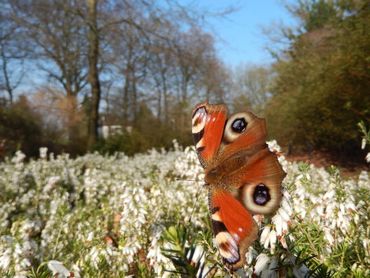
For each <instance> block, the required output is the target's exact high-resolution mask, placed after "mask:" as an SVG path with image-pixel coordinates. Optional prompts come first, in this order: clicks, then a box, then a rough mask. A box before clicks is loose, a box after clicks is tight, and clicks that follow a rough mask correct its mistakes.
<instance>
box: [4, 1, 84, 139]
mask: <svg viewBox="0 0 370 278" xmlns="http://www.w3.org/2000/svg"><path fill="white" fill-rule="evenodd" d="M76 5H77V2H76V1H73V0H68V1H62V0H42V1H41V0H40V1H35V2H30V1H25V0H14V1H9V6H10V7H11V16H12V19H13V21H14V22H15V23H16V24H17V25H18V26H20V27H22V28H24V29H25V30H26V34H27V37H25V38H24V39H25V40H27V42H28V44H29V47H28V51H29V53H30V55H31V56H30V57H31V59H33V60H34V61H37V63H38V67H39V68H40V69H41V70H42V71H44V72H46V73H47V76H48V78H49V80H50V81H54V82H55V83H56V84H57V85H59V86H61V87H62V88H63V89H64V92H65V95H66V97H67V98H68V101H69V102H70V104H71V106H72V107H73V109H72V111H71V115H70V119H71V120H70V123H69V139H70V140H71V141H73V140H74V138H75V137H76V134H77V132H76V130H77V126H76V123H75V122H74V121H73V118H74V116H73V113H75V112H77V107H78V99H77V96H78V94H79V93H80V92H81V91H82V90H83V89H84V87H85V86H86V84H87V79H86V77H87V63H86V52H87V50H86V40H85V33H86V28H85V26H84V24H83V22H82V20H81V18H80V17H79V16H78V15H76V12H75V11H76Z"/></svg>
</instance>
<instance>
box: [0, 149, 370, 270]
mask: <svg viewBox="0 0 370 278" xmlns="http://www.w3.org/2000/svg"><path fill="white" fill-rule="evenodd" d="M269 144H270V148H272V149H276V150H278V148H279V147H278V146H277V144H276V143H275V142H270V143H269ZM279 160H280V162H281V164H282V165H283V167H284V170H285V171H286V172H287V177H286V178H285V179H284V181H283V186H284V192H283V194H284V198H283V201H282V203H281V207H280V209H279V210H278V211H277V213H276V215H274V216H272V217H271V218H263V217H262V216H258V215H256V216H254V217H255V219H256V220H257V222H258V223H259V225H260V237H259V240H258V241H256V242H255V243H254V245H253V247H251V248H250V249H249V252H248V253H247V262H248V265H246V266H245V268H244V269H242V270H239V271H238V272H237V273H236V274H233V275H238V276H241V277H245V276H246V277H250V276H252V275H254V277H309V276H311V277H369V276H370V241H369V238H370V225H369V224H370V219H369V212H370V206H369V205H370V198H369V196H370V194H369V193H370V177H369V173H368V172H364V171H363V172H361V173H360V174H359V176H358V177H353V178H350V179H344V178H342V177H341V176H340V173H339V170H338V169H336V168H335V167H331V168H329V169H323V168H315V167H314V166H313V165H309V164H305V163H295V162H294V163H292V162H288V161H287V160H285V158H284V157H283V156H280V157H279ZM202 173H203V169H202V168H201V167H200V165H199V163H198V159H197V156H196V154H195V151H194V149H193V148H186V149H182V148H181V147H179V146H178V145H177V144H176V143H175V144H174V149H173V150H172V151H168V152H167V151H164V150H163V151H155V150H153V151H150V152H148V153H146V154H138V155H135V156H134V157H128V156H125V155H124V154H116V155H115V156H102V155H99V154H88V155H85V156H81V157H78V158H76V159H71V158H70V157H69V156H68V155H61V156H57V157H54V155H53V154H47V150H46V149H42V150H40V158H39V159H37V160H31V161H29V162H25V157H24V155H23V154H22V153H17V154H16V155H15V156H14V157H13V158H10V159H8V160H6V161H5V162H3V163H0V192H1V195H0V277H14V276H16V277H52V275H55V274H58V276H57V277H125V276H130V275H131V276H132V277H162V276H165V277H166V276H168V277H172V276H174V277H177V276H195V275H197V276H198V277H205V276H206V277H225V276H228V275H229V276H231V274H229V273H228V271H227V269H226V268H224V267H223V265H222V262H221V259H220V256H219V254H218V252H217V250H216V248H215V246H214V245H213V243H212V232H211V228H210V223H209V212H208V200H207V191H206V189H205V188H204V187H203V186H202V178H203V176H202V175H203V174H202ZM58 262H60V263H58Z"/></svg>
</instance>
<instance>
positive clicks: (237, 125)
mask: <svg viewBox="0 0 370 278" xmlns="http://www.w3.org/2000/svg"><path fill="white" fill-rule="evenodd" d="M231 128H232V130H233V131H234V132H237V133H242V132H243V131H244V130H245V129H246V128H247V122H246V121H245V119H244V118H241V119H236V120H235V121H233V123H232V124H231Z"/></svg>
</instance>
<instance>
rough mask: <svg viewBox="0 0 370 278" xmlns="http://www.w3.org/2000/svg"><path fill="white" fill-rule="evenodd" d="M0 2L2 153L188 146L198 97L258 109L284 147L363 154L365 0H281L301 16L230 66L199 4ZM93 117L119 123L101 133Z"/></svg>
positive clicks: (369, 15) (367, 101)
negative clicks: (256, 60)
mask: <svg viewBox="0 0 370 278" xmlns="http://www.w3.org/2000/svg"><path fill="white" fill-rule="evenodd" d="M0 5H1V7H0V24H1V32H0V65H1V70H0V98H1V99H0V100H2V102H1V103H0V105H1V107H0V156H4V155H8V154H12V153H13V152H14V151H15V150H17V149H22V150H23V151H25V152H26V153H27V154H30V155H37V152H38V148H39V147H40V146H47V147H48V148H49V149H50V150H51V151H53V152H56V153H59V152H63V151H65V152H69V153H72V154H82V153H85V152H86V151H93V150H99V151H102V152H109V153H113V152H114V151H117V150H118V151H125V152H126V153H128V154H133V153H135V152H139V151H144V150H146V149H148V148H151V147H170V146H171V144H172V140H173V139H174V138H176V139H177V140H178V141H179V142H180V143H181V144H183V145H188V144H191V138H190V131H189V130H190V113H191V110H192V107H193V105H194V104H195V103H197V102H199V101H203V100H209V101H210V102H213V103H215V102H226V103H227V104H228V105H229V108H230V110H231V112H234V111H242V110H245V109H251V110H252V111H254V112H256V113H257V114H258V115H261V116H265V117H266V118H267V121H268V128H269V132H270V135H271V137H272V138H276V139H278V141H279V144H281V145H283V146H284V147H286V149H287V150H289V151H293V152H297V151H298V152H299V151H303V152H311V151H313V150H320V151H326V152H329V153H331V154H334V155H335V156H346V157H347V158H348V159H354V158H356V157H362V156H363V154H361V150H360V142H361V139H360V134H359V130H358V127H357V123H358V122H360V121H363V122H364V123H365V125H366V126H369V125H370V91H369V88H370V86H369V85H370V84H369V83H370V51H369V50H370V28H368V26H370V5H369V3H368V1H365V0H337V1H326V0H304V1H298V2H297V3H296V4H290V5H289V6H288V7H287V8H288V9H289V11H290V12H291V13H292V14H293V15H294V16H296V18H297V19H298V20H299V24H298V26H296V27H295V28H284V27H278V28H277V30H272V34H273V36H272V37H271V43H270V44H269V46H270V47H271V48H270V51H271V54H272V55H273V56H274V57H275V58H276V60H275V62H274V63H273V64H272V65H271V66H253V65H252V66H248V65H240V66H239V67H237V68H234V69H230V68H228V67H227V66H225V65H224V64H223V62H222V61H221V60H220V58H219V57H218V55H217V52H216V50H215V39H214V37H213V35H212V34H210V33H208V32H206V31H204V30H205V28H204V26H205V21H204V19H205V18H207V16H208V14H207V11H201V10H199V9H198V8H197V7H196V6H187V7H184V6H181V5H180V4H179V2H176V1H175V0H170V1H155V0H149V1H147V0H145V1H144V0H138V1H131V0H115V1H113V0H112V1H107V0H104V1H103V0H101V1H98V0H86V1H72V0H69V1H60V0H37V1H25V0H12V1H10V0H4V1H2V2H1V4H0ZM224 12H227V11H226V10H225V11H224ZM219 14H221V15H222V12H220V13H219ZM241 35H243V34H241ZM281 42H283V44H281ZM281 45H282V47H280V48H279V46H281ZM262 62H263V61H262ZM16 91H17V92H21V94H22V97H19V93H18V97H17V98H16V97H15V96H14V92H16ZM102 126H106V127H114V128H115V127H117V126H118V127H122V129H121V132H119V134H116V135H113V136H110V137H108V138H107V139H101V137H98V130H99V129H98V128H99V127H102Z"/></svg>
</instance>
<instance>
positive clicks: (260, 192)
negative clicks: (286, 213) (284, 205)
mask: <svg viewBox="0 0 370 278" xmlns="http://www.w3.org/2000/svg"><path fill="white" fill-rule="evenodd" d="M285 175H286V174H285V172H284V171H283V169H282V167H281V165H280V163H279V161H278V159H277V157H276V154H274V153H272V152H271V151H269V150H268V148H265V149H262V150H260V151H258V152H257V153H256V154H255V155H253V156H252V157H251V158H250V159H249V160H248V162H247V163H246V164H245V165H244V166H242V167H241V168H240V169H239V170H238V171H237V172H235V173H233V177H229V178H226V179H229V180H232V181H234V183H235V186H237V187H238V188H239V194H240V195H239V198H240V199H241V200H242V202H243V204H244V205H245V206H246V208H248V210H249V211H250V212H252V213H253V214H272V213H274V212H275V211H276V209H277V208H278V207H279V204H280V201H281V197H282V194H281V183H282V181H283V179H284V177H285Z"/></svg>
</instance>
